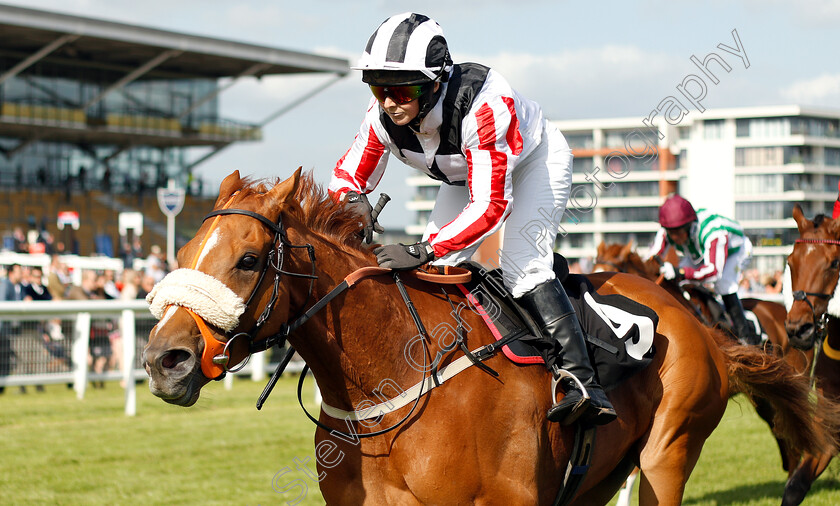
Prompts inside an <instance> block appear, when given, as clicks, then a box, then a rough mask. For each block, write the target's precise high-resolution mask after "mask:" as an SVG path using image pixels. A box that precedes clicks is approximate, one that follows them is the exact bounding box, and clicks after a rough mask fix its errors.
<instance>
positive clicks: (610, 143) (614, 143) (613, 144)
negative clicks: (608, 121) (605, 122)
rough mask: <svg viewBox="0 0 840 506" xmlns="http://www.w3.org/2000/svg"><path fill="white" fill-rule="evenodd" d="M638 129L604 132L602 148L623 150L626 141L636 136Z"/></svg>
mask: <svg viewBox="0 0 840 506" xmlns="http://www.w3.org/2000/svg"><path fill="white" fill-rule="evenodd" d="M634 132H638V129H636V128H634V129H632V130H626V129H623V130H605V131H604V146H606V147H608V148H623V147H624V144H625V142H626V139H627V138H628V137H630V136H631V134H632V135H633V136H635V135H638V133H634Z"/></svg>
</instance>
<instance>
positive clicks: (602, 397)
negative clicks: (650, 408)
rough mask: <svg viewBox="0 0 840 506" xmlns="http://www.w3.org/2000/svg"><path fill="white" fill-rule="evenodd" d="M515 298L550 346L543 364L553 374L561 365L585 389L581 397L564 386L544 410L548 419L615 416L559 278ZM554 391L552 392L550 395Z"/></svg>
mask: <svg viewBox="0 0 840 506" xmlns="http://www.w3.org/2000/svg"><path fill="white" fill-rule="evenodd" d="M516 301H517V302H518V303H519V304H520V305H521V306H522V307H523V308H525V310H527V311H528V314H530V315H531V317H532V318H533V319H534V321H535V322H536V323H537V325H539V326H540V330H541V331H542V337H544V338H545V339H546V340H548V341H549V342H550V343H551V345H552V346H553V347H554V351H555V353H549V354H548V355H549V356H548V357H547V360H546V366H547V367H548V370H549V371H551V372H552V374H554V375H555V378H556V377H557V369H561V368H562V369H565V370H567V371H568V372H570V373H572V374H574V375H575V376H576V377H577V379H579V380H580V382H581V383H583V385H584V387H585V388H586V391H587V392H588V393H589V399H588V400H587V399H586V398H584V396H583V394H582V393H581V392H580V391H578V389H577V388H574V389H571V388H567V392H566V396H565V397H563V399H562V400H561V401H560V402H558V403H555V404H554V406H552V407H551V409H549V410H548V419H549V420H551V421H552V422H560V424H562V425H570V424H572V423H574V422H575V421H576V420H577V419H578V418H580V419H581V420H583V421H585V422H589V423H591V424H593V425H603V424H605V423H609V422H611V421H613V420H614V419H615V418H616V414H615V409H614V408H613V407H612V404H610V401H609V399H607V395H606V394H605V393H604V390H603V389H602V388H601V386H600V385H598V382H597V381H596V380H595V371H593V370H592V364H590V363H589V354H588V353H587V351H586V341H585V340H584V337H583V331H582V330H581V328H580V323H579V322H578V319H577V315H575V311H574V308H572V304H571V302H570V301H569V297H568V296H567V295H566V291H565V290H564V289H563V285H561V284H560V282H559V281H557V280H556V279H553V280H551V281H548V282H546V283H543V284H541V285H539V286H537V287H536V288H534V289H533V290H531V291H530V292H528V293H526V294H525V295H523V296H522V297H519V298H518V299H516ZM553 393H554V392H552V395H553Z"/></svg>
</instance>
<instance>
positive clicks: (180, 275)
mask: <svg viewBox="0 0 840 506" xmlns="http://www.w3.org/2000/svg"><path fill="white" fill-rule="evenodd" d="M146 302H148V303H149V305H150V307H149V309H150V311H151V312H152V314H153V315H155V318H157V319H158V320H160V319H161V318H162V317H163V314H164V312H165V311H166V307H167V306H172V305H174V306H182V307H185V308H187V309H191V310H192V311H193V312H194V313H195V314H197V315H198V316H200V317H201V318H202V319H204V321H206V322H207V323H209V324H211V325H213V326H215V327H217V328H220V329H222V330H224V331H225V332H229V331H231V330H233V329H235V328H236V326H237V325H239V317H240V316H242V313H244V312H245V301H243V300H242V298H241V297H239V296H238V295H236V294H235V293H233V290H231V289H230V288H228V287H227V286H225V284H224V283H222V282H221V281H219V280H218V279H216V278H214V277H213V276H210V275H208V274H205V273H203V272H201V271H197V270H195V269H176V270H174V271H172V272H170V273H169V274H167V275H166V277H164V278H163V279H162V280H161V281H160V283H158V284H156V285H155V287H154V288H153V289H152V291H151V292H150V293H149V294H148V295H147V296H146Z"/></svg>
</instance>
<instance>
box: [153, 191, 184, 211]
mask: <svg viewBox="0 0 840 506" xmlns="http://www.w3.org/2000/svg"><path fill="white" fill-rule="evenodd" d="M185 196H186V192H185V191H184V189H183V188H172V187H171V185H170V187H169V188H158V191H157V198H158V206H160V210H161V212H162V213H163V214H165V215H166V216H171V217H175V216H178V213H180V212H181V210H182V209H184V198H185Z"/></svg>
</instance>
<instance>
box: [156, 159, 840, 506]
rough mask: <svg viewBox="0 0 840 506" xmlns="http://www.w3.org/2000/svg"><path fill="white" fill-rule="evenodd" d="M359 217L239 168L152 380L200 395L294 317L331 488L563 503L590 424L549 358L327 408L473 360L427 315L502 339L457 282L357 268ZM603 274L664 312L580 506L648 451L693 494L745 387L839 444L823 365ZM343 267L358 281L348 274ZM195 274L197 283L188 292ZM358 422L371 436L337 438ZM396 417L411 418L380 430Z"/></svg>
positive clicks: (610, 284) (661, 486)
mask: <svg viewBox="0 0 840 506" xmlns="http://www.w3.org/2000/svg"><path fill="white" fill-rule="evenodd" d="M360 228H361V227H360V225H359V219H358V216H356V215H354V214H352V210H351V209H348V208H345V207H344V205H343V204H341V203H337V202H334V201H333V200H332V198H331V197H330V196H328V195H327V194H326V192H325V191H324V190H323V189H322V188H321V187H320V186H318V185H316V184H315V183H314V182H313V179H312V176H311V174H307V175H304V176H301V175H300V170H298V171H297V172H295V174H294V175H293V176H292V177H290V178H289V179H287V180H285V181H283V182H275V183H273V184H268V183H255V182H251V181H248V180H242V179H240V176H239V173H238V172H234V173H232V174H231V175H230V176H228V177H227V178H226V179H225V180H224V181H223V182H222V184H221V187H220V190H219V197H218V200H217V201H216V204H215V210H214V211H213V212H211V213H210V215H208V219H207V220H205V222H204V224H203V225H202V226H201V228H200V229H199V230H198V233H197V235H196V237H195V238H193V239H192V240H191V241H190V242H189V243H187V244H186V245H185V246H184V247H183V248H181V250H180V251H179V252H178V262H179V265H182V266H185V267H189V268H184V269H178V270H176V271H174V272H173V273H171V274H169V275H168V276H173V275H174V274H175V273H178V272H179V271H185V272H183V273H181V274H178V275H177V276H176V277H175V278H173V279H175V280H176V281H174V282H167V280H166V279H164V280H163V281H162V282H161V283H160V284H159V286H161V287H164V288H166V290H164V289H163V288H161V289H160V290H159V291H157V288H156V289H155V290H156V291H157V293H155V292H153V296H152V299H153V300H152V310H153V312H155V314H156V315H158V314H159V315H160V316H159V319H160V321H159V322H158V324H157V325H156V326H155V327H154V329H152V331H151V333H150V336H149V343H148V345H147V347H146V349H145V350H144V364H145V368H146V370H147V372H148V374H149V376H150V381H149V388H150V389H151V391H152V393H153V394H155V395H157V396H158V397H161V398H162V399H164V400H165V401H167V402H169V403H172V404H177V405H181V406H191V405H193V404H194V403H195V402H196V401H197V399H198V397H199V394H200V391H201V388H202V387H203V386H204V385H205V384H207V383H208V382H209V381H210V380H211V379H212V378H215V377H217V376H219V375H220V374H221V373H222V372H223V371H224V367H228V366H232V365H233V364H236V363H238V362H240V361H241V360H243V359H244V358H245V357H246V356H247V355H248V353H249V351H250V350H253V349H259V348H260V343H261V342H263V340H270V339H273V337H271V336H275V335H277V334H278V333H279V334H281V335H283V334H285V332H284V331H290V332H289V333H288V341H289V343H291V344H292V345H293V346H294V349H295V350H297V351H298V353H300V355H301V357H303V359H304V360H305V361H306V362H307V364H308V365H309V366H310V367H311V369H312V372H313V374H314V376H315V379H316V380H317V382H318V386H319V388H320V389H321V392H322V395H323V403H322V406H321V412H320V417H319V422H320V424H321V426H319V428H318V429H316V431H315V445H316V446H315V456H316V460H317V469H318V473H319V476H320V477H321V478H322V479H321V481H320V487H321V491H322V493H323V496H324V499H325V501H326V502H327V503H328V504H340V505H347V504H400V505H404V504H487V503H499V504H528V505H533V504H551V503H552V501H553V500H554V499H555V497H556V496H557V493H558V490H559V489H560V487H561V483H562V474H563V470H564V469H565V467H566V465H567V463H568V460H569V454H570V451H571V446H572V439H573V435H574V428H573V427H563V426H560V425H558V424H554V423H550V422H548V421H547V420H546V418H545V413H546V410H547V409H548V408H549V406H550V405H551V404H552V401H553V399H552V398H551V397H552V395H551V394H550V392H549V390H550V387H549V385H550V376H549V374H548V372H547V371H546V370H545V368H544V367H542V366H539V365H538V366H520V365H517V364H514V363H512V362H510V361H509V360H508V359H507V358H505V357H504V356H501V354H496V355H493V356H492V357H490V358H489V359H487V360H485V361H484V362H483V363H482V364H483V365H484V367H489V368H492V369H493V370H495V371H496V372H497V373H498V376H493V375H491V374H489V373H488V372H487V370H486V369H485V368H481V367H469V368H466V369H465V370H463V372H461V373H460V374H458V375H456V376H452V377H449V378H448V379H447V380H446V382H445V383H442V384H441V385H440V386H437V387H436V388H434V389H433V390H431V391H429V392H428V393H425V394H424V395H417V396H416V400H412V401H411V402H409V404H408V405H407V406H404V407H400V408H396V407H395V410H394V411H391V412H387V413H381V415H380V416H379V417H378V418H377V419H376V420H375V422H371V420H366V421H359V422H354V421H351V420H350V419H344V420H342V419H340V418H339V419H336V418H333V417H332V416H330V415H328V414H327V413H326V412H325V411H324V410H325V409H326V408H327V406H331V407H333V408H338V409H339V410H344V412H353V411H354V410H357V411H358V410H361V409H363V407H369V406H370V405H371V404H373V402H376V401H375V400H376V399H383V401H384V400H385V399H389V398H390V400H389V401H388V402H390V401H394V402H395V403H396V402H397V401H398V400H399V399H398V397H399V396H397V397H394V396H393V394H392V393H391V391H392V390H395V389H394V386H399V387H400V388H402V389H406V390H409V389H410V386H411V385H419V384H423V385H431V384H432V382H431V380H429V379H428V376H427V374H426V372H424V370H422V369H421V370H418V368H417V367H416V364H424V365H429V364H435V363H436V364H437V365H438V366H440V367H439V372H440V374H439V375H436V377H439V376H446V375H445V374H444V368H445V367H448V365H453V364H454V363H455V360H456V357H458V358H457V360H460V359H461V358H463V356H462V353H461V349H460V348H458V347H452V346H446V345H445V344H446V343H444V342H443V341H442V340H440V339H433V338H430V337H429V336H428V334H427V333H423V332H420V333H418V323H417V321H418V320H419V321H420V322H421V323H423V324H424V325H425V326H426V327H427V328H432V326H433V325H438V326H441V325H443V324H449V323H452V326H454V325H455V323H456V321H457V323H458V325H459V327H462V328H464V329H467V333H466V336H465V345H466V347H467V348H469V350H476V349H478V348H480V347H482V346H486V345H489V344H491V343H494V341H495V340H494V337H493V336H492V334H491V332H490V331H489V330H488V329H487V327H486V326H485V325H484V323H483V319H482V316H481V315H480V314H477V312H476V311H474V310H465V311H458V310H454V309H453V308H462V307H469V304H468V300H467V298H466V297H465V296H464V295H462V294H461V292H460V291H458V290H455V289H449V290H444V289H443V288H442V286H441V285H437V284H431V283H428V282H426V281H422V280H419V279H417V278H413V277H411V276H408V275H405V276H403V281H404V284H405V286H403V285H398V284H395V280H396V277H395V275H394V273H392V272H391V271H385V274H383V275H378V276H372V277H368V278H365V279H362V280H357V279H356V278H355V277H354V276H351V274H352V273H356V272H359V269H361V268H373V269H378V267H376V259H375V256H374V255H373V254H372V252H371V250H370V249H369V248H368V247H366V246H364V245H363V244H362V243H361V241H360V239H359V238H358V236H357V232H358V231H359V229H360ZM378 270H380V271H383V270H382V269H378ZM590 279H591V281H592V282H593V284H594V285H595V286H596V287H597V289H598V292H599V293H603V294H612V293H618V294H623V295H626V296H632V297H633V298H634V300H636V301H638V302H640V303H642V304H645V305H647V306H649V307H650V308H652V309H653V310H655V311H656V313H657V314H658V316H659V326H658V329H657V333H656V334H655V337H654V346H655V349H656V353H655V356H654V358H653V361H652V362H651V364H650V365H649V366H648V367H647V368H645V369H644V370H642V371H640V372H638V373H636V374H635V375H634V376H632V377H631V378H629V379H628V380H627V381H626V382H625V383H623V384H621V385H619V386H618V387H616V388H615V389H613V390H612V391H611V392H610V393H609V397H610V400H611V402H612V403H613V405H614V406H615V409H616V411H617V412H618V415H619V418H618V420H616V421H614V422H611V423H609V424H607V425H604V426H600V427H598V428H597V439H598V441H597V444H595V445H594V449H593V451H592V459H591V465H590V467H589V469H588V472H587V474H586V477H585V479H584V480H583V482H582V484H581V486H580V488H579V489H578V491H577V495H576V496H575V499H574V504H586V505H590V504H605V503H607V502H608V501H609V499H610V498H611V497H612V496H613V494H614V493H615V492H616V490H617V489H618V487H619V486H620V484H621V482H622V481H623V480H624V478H625V477H626V476H627V474H628V473H629V472H630V470H631V469H632V467H633V465H634V464H636V465H638V466H639V467H641V469H642V470H643V472H644V477H643V480H642V484H641V492H640V497H641V503H642V504H663V505H677V504H680V502H681V500H682V497H683V493H684V490H685V483H686V480H687V479H688V477H689V474H690V473H691V471H692V469H693V468H694V466H695V464H696V462H697V459H698V458H699V456H700V451H701V449H702V447H703V444H704V442H705V440H706V439H707V437H708V436H709V434H710V433H711V432H712V430H714V428H715V427H716V426H717V424H718V423H719V421H720V419H721V417H722V415H723V412H724V410H725V408H726V403H727V399H728V394H729V391H730V389H732V388H736V389H738V390H742V391H747V392H751V393H752V394H755V395H761V396H762V397H767V398H768V399H770V400H771V401H772V402H773V406H774V408H775V409H776V410H777V413H778V423H777V424H776V430H777V431H778V432H779V434H781V435H782V436H784V437H786V438H789V440H790V442H791V444H792V445H793V446H795V447H797V448H802V449H803V450H807V449H813V448H817V447H822V445H825V444H834V443H836V442H835V441H834V440H833V439H832V435H833V434H834V433H833V432H828V430H827V428H826V427H828V429H829V430H831V429H833V428H834V427H838V426H840V413H838V411H837V410H836V409H833V410H832V409H828V408H831V407H832V406H833V405H831V404H828V403H824V402H814V400H813V399H812V398H810V397H809V385H808V382H807V379H806V378H803V377H802V376H800V375H797V374H796V373H795V372H794V371H793V370H792V369H791V368H790V366H789V365H788V364H786V363H784V362H783V361H781V360H778V359H775V358H773V357H770V356H768V355H766V354H764V353H762V352H760V351H759V350H757V349H754V348H750V347H746V346H741V345H739V344H736V343H733V342H731V340H729V339H728V338H726V337H725V336H723V335H722V334H721V333H719V332H716V331H713V330H712V329H709V328H707V327H704V326H702V325H700V324H699V322H698V321H697V320H696V319H695V318H693V317H692V315H691V313H689V312H688V311H686V310H685V309H684V308H683V307H682V306H681V305H679V304H678V303H677V302H676V301H674V299H673V297H671V296H670V295H669V294H668V293H667V292H665V291H664V290H663V289H661V288H660V287H658V286H657V285H656V284H654V283H652V282H650V281H647V280H644V279H642V278H639V277H637V276H630V275H626V274H601V275H598V276H592V277H591V278H590ZM178 280H183V281H178ZM348 280H349V281H348ZM345 283H347V285H352V286H350V288H347V289H346V290H344V291H340V290H338V291H337V290H336V287H339V288H341V287H343V286H346V285H345ZM192 285H195V286H192ZM199 285H201V286H199ZM181 289H183V291H184V292H189V293H182V294H180V295H179V296H182V297H183V299H184V300H183V301H182V302H179V301H178V300H177V298H178V297H177V296H176V295H178V293H179V290H181ZM401 290H404V291H405V294H406V295H407V296H408V297H409V298H410V300H411V302H412V303H413V304H412V305H409V304H406V302H405V301H404V298H403V294H401V293H400V292H401ZM336 293H338V295H336ZM328 294H329V295H328ZM161 299H162V300H163V302H160V300H161ZM167 301H169V302H167ZM326 301H329V302H326ZM412 307H416V313H414V312H412V310H411V308H412ZM453 314H457V315H459V316H458V318H457V319H455V318H454V317H453ZM298 315H303V316H298ZM418 315H419V316H418ZM304 320H306V321H305V323H300V322H302V321H304ZM231 336H232V337H231ZM423 336H426V337H423ZM418 338H419V339H418ZM249 340H251V342H250V344H249V342H248V341H249ZM412 344H414V345H416V346H412ZM208 350H209V351H208ZM412 350H413V351H412ZM222 366H223V367H222ZM447 372H448V371H447ZM384 384H386V385H389V386H390V388H389V389H388V391H387V393H386V392H385V391H384V388H383V387H382V386H383V385H384ZM418 390H419V391H420V392H421V393H422V392H423V390H422V389H418ZM411 397H413V396H411ZM372 400H373V401H372ZM379 405H382V404H379ZM411 405H413V406H414V408H412V409H411V411H409V407H410V406H411ZM415 408H416V409H415ZM814 409H821V410H822V411H821V412H820V413H819V415H820V416H822V419H823V425H820V424H815V423H813V419H814ZM324 427H332V428H334V429H335V430H332V429H331V430H325V429H324ZM348 427H352V428H353V430H352V431H349V432H351V435H356V434H357V435H358V436H357V437H352V438H347V437H343V436H342V437H338V436H337V435H338V434H339V432H338V430H341V431H348ZM387 428H394V429H395V430H390V431H386V432H381V431H382V430H385V429H387ZM346 435H348V434H346V433H345V434H344V436H346ZM367 436H370V437H367Z"/></svg>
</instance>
